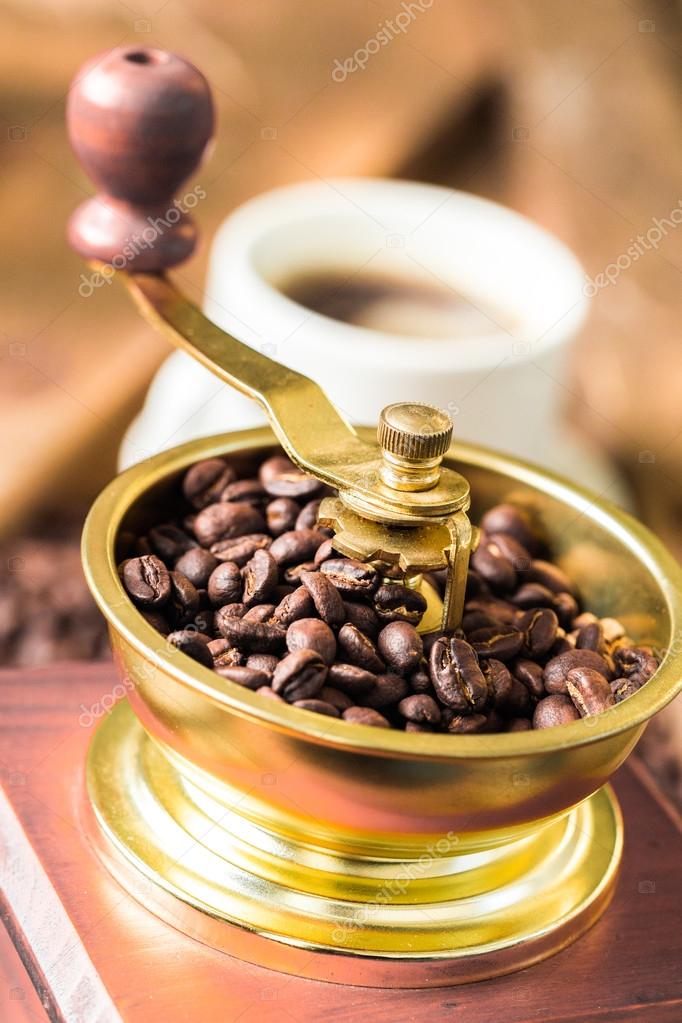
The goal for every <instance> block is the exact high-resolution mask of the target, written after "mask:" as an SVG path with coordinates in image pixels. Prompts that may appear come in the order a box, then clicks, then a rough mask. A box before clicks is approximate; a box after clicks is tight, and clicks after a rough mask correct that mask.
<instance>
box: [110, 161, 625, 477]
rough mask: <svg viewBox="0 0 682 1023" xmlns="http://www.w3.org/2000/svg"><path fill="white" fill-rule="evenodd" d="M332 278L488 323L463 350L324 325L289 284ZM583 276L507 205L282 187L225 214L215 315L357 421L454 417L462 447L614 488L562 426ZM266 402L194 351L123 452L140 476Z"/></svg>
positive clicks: (411, 193) (352, 186)
mask: <svg viewBox="0 0 682 1023" xmlns="http://www.w3.org/2000/svg"><path fill="white" fill-rule="evenodd" d="M319 272H329V273H332V274H334V273H338V272H340V273H342V274H344V275H348V276H351V275H353V276H356V277H357V278H358V279H360V278H362V277H363V276H366V277H369V276H372V277H377V276H380V277H386V276H389V277H392V278H398V279H400V280H406V279H407V280H408V281H411V282H414V283H416V284H419V283H422V284H426V285H429V286H433V285H434V284H436V285H438V286H439V287H445V288H449V289H452V291H453V292H455V293H456V294H457V295H459V296H461V297H462V298H463V300H464V302H463V305H462V307H461V308H462V309H463V311H464V313H465V314H466V310H467V307H468V308H469V310H470V311H471V312H474V313H475V314H476V332H475V335H471V334H467V328H466V319H467V318H466V315H464V318H463V322H462V330H461V332H458V336H456V337H442V336H429V333H428V329H429V328H428V326H426V324H425V325H424V330H423V332H422V331H421V330H418V331H416V332H415V333H414V334H412V335H410V336H407V335H405V334H402V333H401V334H394V333H388V332H385V331H382V330H375V329H369V328H367V327H360V326H355V325H351V324H348V323H345V322H341V321H339V320H335V319H332V318H330V317H327V316H323V315H320V314H319V313H316V312H312V311H311V310H310V309H307V308H305V307H303V306H301V305H299V304H298V303H297V302H295V301H292V300H291V299H290V298H288V297H287V296H286V295H285V294H283V293H282V290H281V286H282V284H283V283H284V282H286V281H288V280H290V279H291V278H293V277H297V276H300V275H305V274H310V273H319ZM584 281H585V277H584V273H583V270H582V268H581V266H580V264H579V263H578V261H577V260H576V258H575V257H574V256H573V254H572V253H571V252H570V251H569V250H568V249H567V248H566V246H565V245H563V244H562V243H561V242H559V241H558V240H557V239H556V238H555V237H554V236H552V235H551V234H549V233H548V232H547V231H545V230H544V229H542V228H540V227H538V226H537V225H536V224H534V223H532V222H531V221H530V220H528V219H527V218H525V217H523V216H520V215H519V214H517V213H514V212H512V211H511V210H509V209H506V208H504V207H502V206H500V205H498V204H497V203H493V202H490V201H488V200H485V199H481V198H477V197H475V196H472V195H468V194H465V193H463V192H456V191H452V190H450V189H446V188H439V187H435V186H432V185H424V184H418V183H415V182H408V181H395V180H381V179H363V178H349V179H339V180H333V181H315V182H306V183H303V184H298V185H293V186H288V187H284V188H278V189H275V190H274V191H271V192H267V193H265V194H263V195H260V196H258V197H257V198H255V199H252V200H250V201H249V202H247V203H245V204H244V205H243V206H241V207H240V208H239V209H237V210H236V211H235V212H233V213H232V214H230V216H228V217H227V219H226V220H225V222H224V223H223V225H222V226H221V228H220V229H219V230H218V232H217V234H216V237H215V239H214V242H213V247H212V251H211V259H210V267H209V276H208V283H207V289H206V297H205V309H206V312H207V314H208V315H209V316H210V318H211V319H212V320H214V321H215V322H216V323H217V324H219V325H220V326H221V327H223V328H224V329H225V330H227V331H229V332H230V333H231V334H233V335H235V336H236V337H238V338H239V339H240V340H241V341H244V342H245V343H247V344H249V345H251V346H252V347H254V348H258V349H260V350H261V351H263V352H265V353H266V354H267V355H269V356H271V357H272V358H274V359H276V360H278V361H279V362H282V363H284V364H285V365H287V366H290V367H292V368H293V369H297V370H300V371H301V372H303V373H306V374H308V375H309V376H312V377H314V378H315V379H317V380H318V381H319V383H320V384H321V385H322V387H323V388H324V389H325V390H326V391H327V393H328V394H329V396H330V397H331V399H332V400H333V401H334V402H335V403H336V404H337V405H338V407H339V408H341V409H342V410H343V411H344V412H345V413H346V415H347V416H348V417H349V418H350V419H351V421H353V422H357V423H373V422H376V421H377V419H378V414H379V411H380V410H381V408H382V407H383V406H384V405H387V404H389V403H390V402H393V401H400V400H416V401H427V402H431V403H432V404H435V405H438V406H440V407H442V408H445V409H447V410H448V411H449V412H450V413H451V415H452V417H453V421H454V428H455V434H456V435H457V436H458V437H460V438H462V439H466V440H471V441H475V442H478V443H481V444H485V445H488V446H492V447H496V448H499V449H500V450H503V451H506V452H509V453H511V454H515V455H518V456H522V457H525V458H528V459H530V460H532V461H534V462H537V463H539V464H542V465H545V466H548V467H550V468H553V469H556V470H557V471H560V472H563V473H565V474H567V475H569V476H571V477H573V478H574V479H577V480H578V481H580V482H582V483H584V484H586V485H588V486H592V487H594V488H596V489H598V490H601V491H603V490H604V488H605V487H608V485H609V480H610V479H612V477H613V473H612V471H611V470H609V469H607V468H606V467H605V466H604V465H603V464H602V462H601V461H600V459H599V458H598V456H597V455H596V454H595V453H594V452H593V451H591V450H590V449H589V448H587V447H586V446H585V445H584V443H582V442H581V441H579V440H578V439H577V438H576V437H574V436H573V435H572V434H571V432H570V431H569V429H568V428H567V427H566V425H565V424H564V422H563V420H562V415H561V410H562V406H563V404H564V399H565V395H566V383H565V372H564V362H565V356H566V349H567V347H568V345H569V343H570V341H571V340H572V338H573V337H574V336H575V334H576V332H577V331H578V330H579V328H580V327H581V325H582V323H583V320H584V317H585V313H586V307H587V300H586V298H585V294H584ZM263 419H264V417H263V414H262V413H261V411H260V409H259V408H258V406H257V405H255V404H254V403H253V402H251V401H250V400H249V399H248V398H245V397H243V396H242V395H240V394H239V393H238V392H236V391H234V390H232V389H231V388H229V387H227V386H225V385H223V384H221V382H220V381H218V380H217V379H216V378H215V377H213V376H212V375H211V374H210V373H209V372H208V371H207V370H205V369H203V368H202V367H201V366H199V365H198V364H196V363H195V362H194V361H193V360H192V359H190V358H189V357H188V356H187V355H185V354H183V353H179V352H178V353H175V354H173V355H171V356H170V357H169V359H168V360H167V361H166V363H165V364H164V365H163V366H162V367H161V369H160V370H159V373H158V374H157V377H156V378H155V380H154V382H153V383H152V386H151V388H150V391H149V394H148V398H147V401H146V404H145V407H144V409H143V411H142V413H141V414H140V416H139V417H138V418H137V420H136V421H135V422H134V423H133V425H132V427H131V429H130V430H129V432H128V434H127V437H126V440H125V443H124V445H123V449H122V452H121V462H122V464H123V465H128V464H130V463H132V462H135V461H139V460H140V459H141V458H144V457H146V456H147V455H149V454H151V453H153V452H155V451H157V450H159V449H161V448H164V447H169V446H172V445H174V444H178V443H180V442H182V441H184V440H188V439H190V438H192V437H196V436H204V435H207V434H211V433H219V432H223V431H227V430H232V429H239V428H243V427H245V426H250V425H255V424H257V423H261V422H263Z"/></svg>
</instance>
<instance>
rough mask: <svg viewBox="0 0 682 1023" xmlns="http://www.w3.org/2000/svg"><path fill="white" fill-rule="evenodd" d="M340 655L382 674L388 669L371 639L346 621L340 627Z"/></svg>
mask: <svg viewBox="0 0 682 1023" xmlns="http://www.w3.org/2000/svg"><path fill="white" fill-rule="evenodd" d="M338 640H339V647H340V653H339V656H340V657H343V659H344V661H348V662H349V663H350V664H357V666H358V667H359V668H364V669H365V670H366V671H372V672H374V674H376V675H380V674H381V673H382V672H384V671H385V670H386V665H385V664H384V662H383V661H382V660H381V658H380V657H379V654H378V653H377V649H376V647H375V646H374V643H373V642H372V640H371V639H369V638H368V637H367V636H365V634H364V632H361V631H360V630H359V629H358V628H357V627H356V626H355V625H351V624H350V622H346V624H345V625H342V626H341V628H340V629H339V636H338Z"/></svg>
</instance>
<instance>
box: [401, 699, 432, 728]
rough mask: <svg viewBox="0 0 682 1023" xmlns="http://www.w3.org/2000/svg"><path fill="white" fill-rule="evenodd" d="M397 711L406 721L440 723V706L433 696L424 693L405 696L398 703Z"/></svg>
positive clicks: (426, 723) (429, 723) (424, 723)
mask: <svg viewBox="0 0 682 1023" xmlns="http://www.w3.org/2000/svg"><path fill="white" fill-rule="evenodd" d="M398 711H399V713H400V714H402V716H403V717H404V718H405V719H406V720H407V721H417V722H419V723H420V724H423V725H437V724H440V708H439V706H438V704H437V703H436V701H435V700H434V699H433V697H431V696H427V695H426V694H425V693H421V694H420V695H418V696H406V697H405V698H404V699H403V700H401V701H400V703H399V704H398Z"/></svg>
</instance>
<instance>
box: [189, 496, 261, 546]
mask: <svg viewBox="0 0 682 1023" xmlns="http://www.w3.org/2000/svg"><path fill="white" fill-rule="evenodd" d="M264 529H265V519H264V517H263V514H262V512H260V511H259V510H258V508H253V507H252V506H251V505H250V504H245V503H243V502H234V503H232V502H228V501H221V502H219V503H218V504H209V505H208V507H206V508H203V509H202V511H200V512H199V514H198V515H197V517H196V519H195V520H194V535H195V536H196V538H197V540H198V541H199V543H200V544H201V545H202V547H210V548H211V553H212V554H215V555H216V557H219V555H218V553H217V551H216V550H215V548H214V547H213V545H214V544H216V543H218V541H219V540H233V539H234V538H235V537H238V536H247V535H248V534H250V533H262V532H263V531H264Z"/></svg>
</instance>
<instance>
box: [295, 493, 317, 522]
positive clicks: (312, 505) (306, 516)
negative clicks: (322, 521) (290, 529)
mask: <svg viewBox="0 0 682 1023" xmlns="http://www.w3.org/2000/svg"><path fill="white" fill-rule="evenodd" d="M321 504H322V500H321V498H318V499H317V500H315V501H308V503H307V504H305V505H304V506H303V507H302V508H301V511H300V512H299V514H298V517H297V519H296V522H295V523H294V528H295V529H315V527H316V526H317V514H318V512H319V510H320V505H321Z"/></svg>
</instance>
